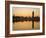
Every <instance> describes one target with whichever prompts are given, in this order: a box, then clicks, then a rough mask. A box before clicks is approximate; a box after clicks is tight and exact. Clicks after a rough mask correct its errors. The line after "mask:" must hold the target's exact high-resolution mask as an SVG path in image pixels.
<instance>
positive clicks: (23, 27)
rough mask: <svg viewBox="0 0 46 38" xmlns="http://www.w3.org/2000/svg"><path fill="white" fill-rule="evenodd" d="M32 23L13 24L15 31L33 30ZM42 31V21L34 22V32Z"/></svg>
mask: <svg viewBox="0 0 46 38" xmlns="http://www.w3.org/2000/svg"><path fill="white" fill-rule="evenodd" d="M32 29H33V28H32V21H24V22H15V23H13V30H32ZM38 29H40V21H39V22H34V30H38Z"/></svg>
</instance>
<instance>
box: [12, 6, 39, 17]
mask: <svg viewBox="0 0 46 38" xmlns="http://www.w3.org/2000/svg"><path fill="white" fill-rule="evenodd" d="M12 10H13V11H12V12H13V15H15V16H24V17H29V16H30V17H32V11H34V16H40V9H39V8H25V7H21V8H20V7H13V9H12Z"/></svg>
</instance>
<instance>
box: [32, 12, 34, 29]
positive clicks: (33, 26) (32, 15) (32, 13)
mask: <svg viewBox="0 0 46 38" xmlns="http://www.w3.org/2000/svg"><path fill="white" fill-rule="evenodd" d="M32 29H34V11H32Z"/></svg>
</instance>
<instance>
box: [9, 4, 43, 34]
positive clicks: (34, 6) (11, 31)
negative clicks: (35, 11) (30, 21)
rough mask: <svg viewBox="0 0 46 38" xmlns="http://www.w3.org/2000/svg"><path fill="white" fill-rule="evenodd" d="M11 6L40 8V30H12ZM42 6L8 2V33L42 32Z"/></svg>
mask: <svg viewBox="0 0 46 38" xmlns="http://www.w3.org/2000/svg"><path fill="white" fill-rule="evenodd" d="M13 7H29V8H40V30H23V31H22V30H21V31H13V30H12V25H13V23H12V8H13ZM42 9H43V8H42V6H36V5H19V4H10V34H22V33H39V32H42Z"/></svg>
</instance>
